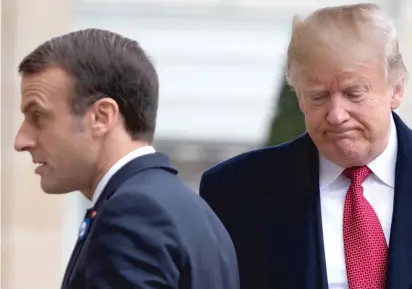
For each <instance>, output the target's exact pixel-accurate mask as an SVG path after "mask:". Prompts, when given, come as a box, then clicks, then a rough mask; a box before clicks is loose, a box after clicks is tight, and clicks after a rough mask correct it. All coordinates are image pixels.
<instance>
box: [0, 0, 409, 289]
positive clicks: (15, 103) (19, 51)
mask: <svg viewBox="0 0 412 289" xmlns="http://www.w3.org/2000/svg"><path fill="white" fill-rule="evenodd" d="M303 2H304V1H300V0H146V1H143V0H58V1H57V0H36V1H32V0H3V1H2V5H1V94H2V95H1V190H2V191H1V202H0V204H1V249H2V250H1V288H2V289H27V288H30V289H56V288H59V286H60V282H61V279H62V275H63V273H64V269H65V266H66V263H67V261H68V259H69V257H70V253H71V250H72V248H73V245H74V243H75V240H76V238H77V231H78V226H79V224H80V221H81V219H82V217H83V215H84V211H85V209H86V208H87V207H88V206H89V202H88V201H87V200H86V199H85V198H83V197H82V196H81V195H80V194H79V193H78V192H75V193H73V194H70V195H67V196H47V195H45V194H43V193H42V192H41V190H40V187H39V180H38V178H37V177H36V176H35V175H34V174H33V165H32V164H31V159H30V156H29V155H28V154H27V155H25V154H16V153H14V151H13V147H12V145H13V138H14V134H15V132H16V130H17V128H18V125H19V124H20V122H21V120H22V116H21V115H20V110H19V103H20V92H19V81H20V79H19V77H18V75H17V66H18V63H19V62H20V60H21V59H22V57H23V56H24V55H25V54H27V53H29V52H30V51H31V50H32V49H34V48H35V47H36V46H37V45H39V44H40V43H41V42H43V41H45V40H47V39H49V38H51V37H53V36H56V35H59V34H62V33H66V32H69V31H73V30H77V29H81V28H89V27H95V28H106V29H109V30H112V31H115V32H119V33H121V34H123V35H125V36H128V37H130V38H134V39H136V40H137V41H139V42H140V44H141V45H142V47H143V48H144V49H145V50H146V51H147V52H148V54H149V55H150V56H151V57H152V59H153V61H154V63H155V66H156V67H157V70H158V73H159V78H160V86H161V88H160V108H159V118H158V126H157V133H156V141H155V147H156V149H157V150H159V151H163V152H166V153H168V154H169V155H170V156H171V158H172V160H173V163H174V164H175V166H176V167H177V168H178V169H179V171H180V176H181V177H182V178H183V179H184V181H185V182H186V183H187V184H188V185H189V186H190V187H192V188H193V189H194V190H195V191H197V190H198V185H199V180H200V176H201V173H202V172H203V171H204V170H205V169H207V168H209V167H210V166H212V165H214V164H215V163H217V162H219V161H221V160H224V159H226V158H229V157H231V156H234V155H236V154H239V153H241V152H244V151H246V150H250V149H254V148H258V147H262V146H266V145H271V144H276V143H279V142H284V141H287V140H290V139H292V138H294V137H296V136H297V135H298V134H301V133H302V132H303V131H304V125H303V119H302V115H301V114H300V112H299V110H298V108H297V103H296V99H295V98H294V95H293V92H291V91H289V90H288V88H287V86H285V82H284V66H285V53H286V48H287V44H288V41H289V37H290V27H291V20H292V16H293V15H294V14H297V13H308V12H311V11H312V10H313V9H316V8H319V7H321V6H328V5H341V4H349V3H356V2H358V1H348V0H346V1H345V0H306V4H302V3H303ZM370 2H374V3H377V4H379V5H380V6H381V7H382V8H383V9H385V10H386V11H387V12H388V13H389V15H390V16H391V17H392V18H393V19H394V21H395V24H396V26H397V29H398V31H399V34H400V41H401V50H402V51H403V54H404V57H405V60H406V64H407V66H408V68H409V69H410V70H412V34H411V33H410V28H411V27H412V1H410V0H379V1H378V0H377V1H370ZM408 28H409V32H408ZM407 32H408V33H407ZM410 87H411V85H410V83H409V84H408V85H407V91H406V94H405V99H404V102H403V104H402V106H401V108H400V109H399V111H398V112H399V114H400V115H401V116H402V117H403V118H404V119H405V120H406V121H407V122H408V124H409V125H411V124H412V115H411V113H410V112H409V113H408V110H409V111H411V109H412V100H411V99H412V95H411V93H412V89H411V88H410Z"/></svg>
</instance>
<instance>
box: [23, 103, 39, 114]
mask: <svg viewBox="0 0 412 289" xmlns="http://www.w3.org/2000/svg"><path fill="white" fill-rule="evenodd" d="M36 106H39V105H38V103H37V102H36V101H34V100H31V101H29V102H27V103H25V104H24V105H23V106H22V107H21V112H22V113H27V112H28V111H29V110H31V109H32V108H34V107H36Z"/></svg>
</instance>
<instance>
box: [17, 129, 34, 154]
mask: <svg viewBox="0 0 412 289" xmlns="http://www.w3.org/2000/svg"><path fill="white" fill-rule="evenodd" d="M35 144H36V143H35V140H34V139H33V138H32V137H31V136H30V134H28V133H27V132H25V131H24V129H23V127H21V128H20V129H19V131H18V132H17V135H16V138H15V140H14V149H15V150H16V151H18V152H23V151H27V150H29V149H31V148H33V147H34V146H35Z"/></svg>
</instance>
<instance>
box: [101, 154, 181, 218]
mask: <svg viewBox="0 0 412 289" xmlns="http://www.w3.org/2000/svg"><path fill="white" fill-rule="evenodd" d="M148 169H163V170H166V171H169V172H171V173H174V174H177V173H178V172H177V170H176V169H175V168H173V166H172V164H171V162H170V159H169V158H168V157H167V156H166V155H165V154H163V153H159V152H156V153H153V154H146V155H143V156H140V157H137V158H135V159H133V160H132V161H130V162H129V163H127V164H126V165H124V166H123V167H122V168H121V169H119V170H118V171H117V172H116V173H115V174H114V175H113V177H112V178H111V179H110V181H109V182H108V183H107V185H106V187H105V188H104V190H103V192H102V195H101V197H100V198H99V200H98V201H97V202H96V204H95V206H94V209H95V210H97V209H98V208H99V207H100V205H101V204H102V203H103V202H104V201H105V200H107V199H108V198H109V197H110V196H111V195H112V194H113V192H114V191H115V190H116V189H117V188H118V187H119V186H120V185H121V184H122V183H123V182H125V181H126V180H128V179H129V178H130V177H132V176H133V175H135V174H137V173H139V172H141V171H144V170H148Z"/></svg>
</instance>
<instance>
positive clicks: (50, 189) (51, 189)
mask: <svg viewBox="0 0 412 289" xmlns="http://www.w3.org/2000/svg"><path fill="white" fill-rule="evenodd" d="M40 185H41V189H42V190H43V192H45V193H46V194H48V195H62V194H67V193H70V192H71V191H69V190H67V189H63V188H61V187H59V186H57V185H53V184H48V183H45V182H43V181H42V182H41V184H40Z"/></svg>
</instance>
